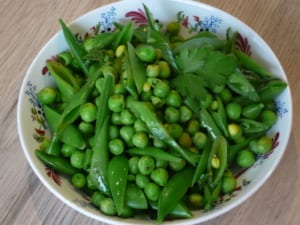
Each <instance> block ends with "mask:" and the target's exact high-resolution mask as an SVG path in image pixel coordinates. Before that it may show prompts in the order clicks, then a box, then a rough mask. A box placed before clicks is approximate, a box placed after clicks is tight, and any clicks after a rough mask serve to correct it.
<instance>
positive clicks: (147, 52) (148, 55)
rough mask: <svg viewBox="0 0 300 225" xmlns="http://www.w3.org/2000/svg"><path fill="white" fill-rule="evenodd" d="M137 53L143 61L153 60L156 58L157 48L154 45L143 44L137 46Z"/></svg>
mask: <svg viewBox="0 0 300 225" xmlns="http://www.w3.org/2000/svg"><path fill="white" fill-rule="evenodd" d="M136 54H137V56H138V58H139V59H140V60H141V61H143V62H153V61H154V60H155V59H156V50H155V48H154V47H153V46H152V45H147V44H142V45H139V46H137V48H136Z"/></svg>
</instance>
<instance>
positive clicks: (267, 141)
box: [249, 136, 272, 154]
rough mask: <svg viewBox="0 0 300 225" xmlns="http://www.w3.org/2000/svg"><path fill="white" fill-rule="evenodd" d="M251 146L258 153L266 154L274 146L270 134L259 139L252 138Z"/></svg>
mask: <svg viewBox="0 0 300 225" xmlns="http://www.w3.org/2000/svg"><path fill="white" fill-rule="evenodd" d="M249 148H250V150H252V151H253V152H254V153H256V154H265V153H267V152H268V151H270V150H271V148H272V139H271V138H270V137H268V136H263V137H260V138H259V139H258V140H252V141H251V142H250V144H249Z"/></svg>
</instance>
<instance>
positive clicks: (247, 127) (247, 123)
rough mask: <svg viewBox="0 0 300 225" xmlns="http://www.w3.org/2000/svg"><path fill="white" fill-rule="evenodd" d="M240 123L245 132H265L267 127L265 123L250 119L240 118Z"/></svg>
mask: <svg viewBox="0 0 300 225" xmlns="http://www.w3.org/2000/svg"><path fill="white" fill-rule="evenodd" d="M240 124H241V126H242V129H243V132H244V133H246V134H254V133H261V132H266V131H267V130H268V128H269V126H267V125H266V124H263V123H261V122H258V121H256V120H251V119H240Z"/></svg>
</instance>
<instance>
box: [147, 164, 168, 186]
mask: <svg viewBox="0 0 300 225" xmlns="http://www.w3.org/2000/svg"><path fill="white" fill-rule="evenodd" d="M150 177H151V179H152V180H153V181H154V182H155V183H156V184H158V185H159V186H165V185H166V184H167V182H168V178H169V174H168V171H167V170H166V169H165V168H157V169H155V170H153V171H152V172H151V175H150Z"/></svg>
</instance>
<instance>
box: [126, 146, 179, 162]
mask: <svg viewBox="0 0 300 225" xmlns="http://www.w3.org/2000/svg"><path fill="white" fill-rule="evenodd" d="M127 152H128V153H129V154H132V155H148V156H152V157H154V158H155V159H160V160H166V161H169V162H180V161H181V158H179V157H176V156H174V155H172V154H170V153H168V152H166V151H164V150H162V149H160V148H156V147H150V146H149V147H145V148H130V149H128V150H127Z"/></svg>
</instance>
